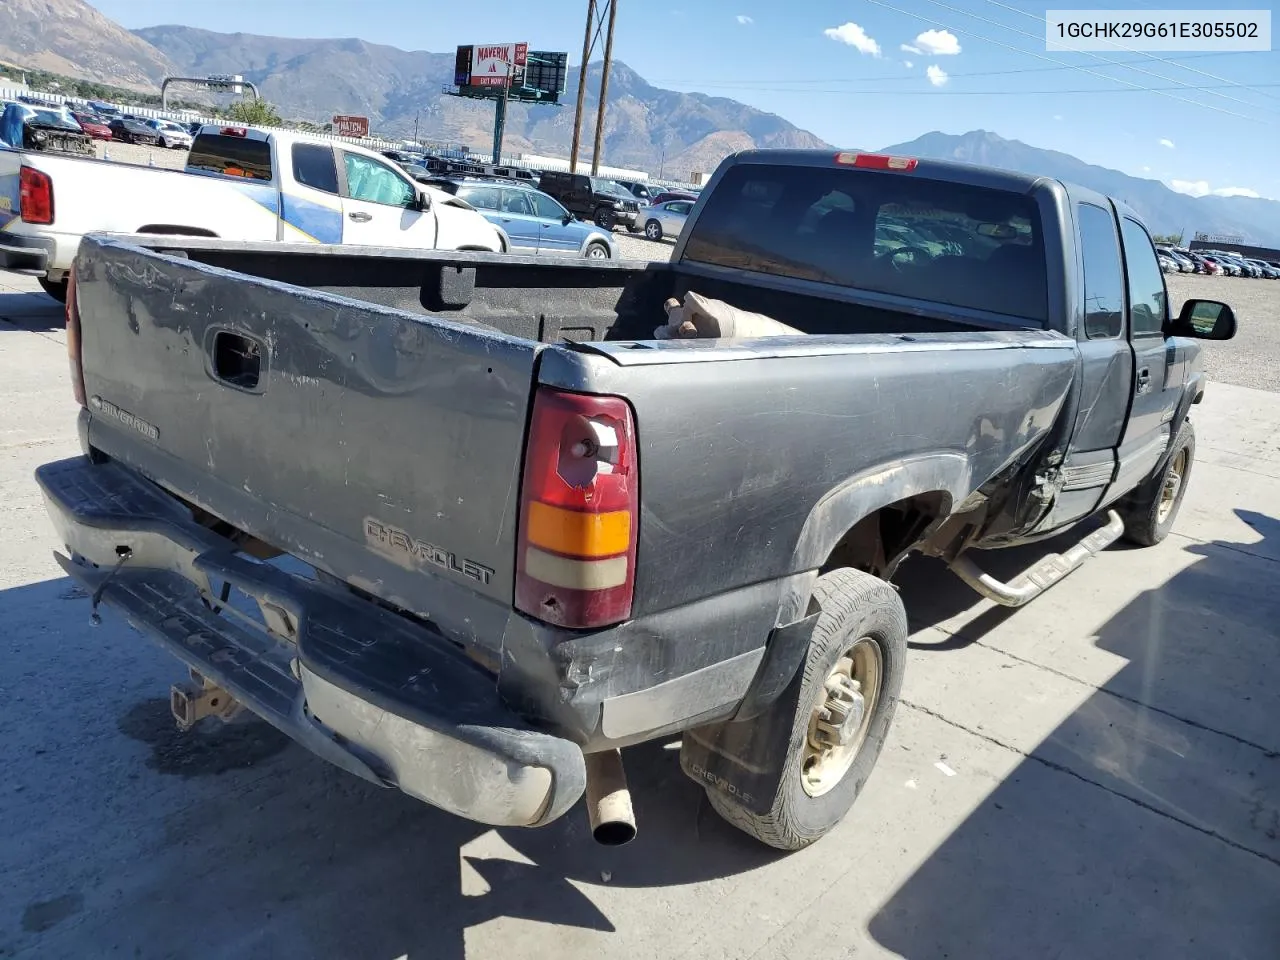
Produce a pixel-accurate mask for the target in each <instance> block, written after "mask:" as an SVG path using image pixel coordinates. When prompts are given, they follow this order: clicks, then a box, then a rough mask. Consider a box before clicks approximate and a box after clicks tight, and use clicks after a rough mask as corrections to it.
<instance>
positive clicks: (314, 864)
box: [0, 579, 777, 960]
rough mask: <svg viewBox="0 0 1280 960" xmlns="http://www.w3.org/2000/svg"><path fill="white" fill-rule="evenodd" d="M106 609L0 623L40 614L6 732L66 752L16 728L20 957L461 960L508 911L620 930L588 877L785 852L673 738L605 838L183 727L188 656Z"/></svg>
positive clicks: (714, 872) (698, 867) (12, 847)
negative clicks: (471, 818)
mask: <svg viewBox="0 0 1280 960" xmlns="http://www.w3.org/2000/svg"><path fill="white" fill-rule="evenodd" d="M88 613H89V606H88V600H87V598H86V597H85V595H84V592H83V591H81V590H80V589H79V588H77V587H76V586H75V585H74V584H73V583H72V582H71V581H70V580H67V579H61V580H53V581H46V582H44V583H38V584H33V585H30V586H26V587H18V588H14V589H11V590H7V591H3V592H0V622H4V623H6V624H13V623H20V624H21V629H22V630H23V631H24V635H23V637H21V638H19V639H17V640H16V641H15V642H14V644H13V645H12V646H13V649H12V650H11V652H10V656H11V657H12V658H13V659H12V661H11V662H12V663H13V664H21V665H22V668H23V669H22V670H21V676H20V679H21V682H22V684H23V686H22V692H21V695H20V696H19V697H17V698H16V699H10V700H9V702H7V703H0V732H3V731H5V730H9V731H11V732H12V731H14V730H16V729H18V728H26V730H27V731H28V733H27V734H26V735H25V736H26V737H28V738H29V739H30V742H31V743H35V744H38V745H39V746H38V748H37V752H38V753H39V754H41V755H42V756H41V757H39V758H37V759H39V760H42V761H43V760H45V759H46V757H45V756H43V755H48V759H49V760H53V755H54V754H56V753H60V752H61V751H62V750H63V749H64V748H65V750H66V753H65V754H64V755H63V759H62V760H61V761H60V762H59V763H58V764H57V765H56V766H54V765H53V764H50V766H49V769H42V768H40V767H39V766H33V765H32V764H31V762H30V760H29V754H30V750H29V749H28V747H27V745H25V744H13V743H12V742H11V746H13V748H14V751H15V753H14V755H15V756H23V757H24V758H25V759H24V762H23V763H22V764H21V765H19V766H16V767H15V768H14V769H13V770H12V771H11V774H10V779H11V782H20V783H21V784H22V786H21V788H20V789H21V790H23V791H24V792H22V793H21V794H18V795H17V796H14V795H13V794H8V795H7V796H6V794H5V792H4V791H0V819H2V820H4V821H5V822H10V823H13V822H18V823H28V824H30V826H29V827H28V828H27V829H24V830H22V831H19V834H18V835H17V836H16V837H15V836H11V837H10V838H9V839H8V840H7V841H5V842H3V843H0V863H7V864H9V865H10V866H9V867H8V868H7V869H8V873H9V883H8V888H9V889H8V891H7V893H6V894H5V895H0V901H7V903H8V907H7V908H6V909H5V910H2V911H0V912H8V910H9V909H10V908H12V909H14V910H16V912H17V913H18V914H21V915H22V916H24V917H26V918H27V920H26V921H24V925H23V927H22V929H23V930H24V931H25V934H24V935H23V937H22V939H21V940H20V941H19V942H17V943H10V944H5V943H4V940H5V937H6V934H5V932H4V930H3V928H0V955H8V952H9V951H11V950H14V949H18V952H21V951H22V950H23V949H30V950H34V951H35V955H41V956H55V955H56V956H63V955H72V954H74V953H76V952H77V951H78V952H79V955H85V954H84V953H83V951H84V949H85V945H86V944H88V945H93V946H92V950H91V951H90V952H91V953H94V954H106V953H109V952H111V951H113V950H119V951H121V952H122V954H123V955H135V956H140V957H152V956H171V955H174V953H175V952H181V950H180V949H179V947H180V945H181V944H187V945H189V946H190V948H191V950H192V951H193V952H192V955H199V956H209V955H217V956H234V957H237V958H241V957H259V956H261V957H289V956H362V957H385V958H391V957H402V956H405V955H407V956H408V957H409V958H411V960H416V958H431V960H458V958H462V957H464V956H465V955H466V942H465V937H466V935H467V931H468V930H470V929H472V928H475V927H477V926H479V925H481V924H484V923H485V922H487V921H490V920H493V919H496V918H502V917H514V918H524V919H529V920H535V921H539V922H541V923H545V924H555V925H559V926H561V927H566V928H570V929H572V928H577V929H580V930H585V931H604V932H612V931H613V930H614V929H615V927H614V923H613V922H612V921H611V919H610V917H609V916H608V915H607V914H606V912H604V910H602V909H601V907H599V906H597V905H596V904H595V903H593V897H592V896H589V895H588V894H589V892H590V891H589V890H584V889H580V887H581V888H589V887H597V888H599V887H606V886H607V887H608V888H627V887H633V888H634V887H649V886H656V885H680V884H686V883H693V882H697V881H703V880H708V879H714V878H718V877H725V876H730V875H733V874H737V873H740V872H743V871H747V870H751V869H754V868H756V867H759V866H761V865H763V864H766V863H768V862H770V861H771V860H773V859H775V857H776V856H777V854H776V853H773V852H771V851H769V850H767V849H765V848H763V847H761V846H759V845H758V844H756V843H755V842H754V841H752V840H750V839H749V838H747V837H746V836H745V835H743V834H741V833H739V832H738V831H736V830H734V829H733V828H732V827H730V826H728V825H727V824H725V823H723V822H722V821H721V820H720V819H719V818H718V817H717V816H716V815H715V814H714V813H713V812H712V811H711V810H710V807H709V806H708V804H707V803H706V800H705V797H704V794H703V792H702V790H701V789H700V788H699V787H697V786H696V785H695V784H694V783H692V782H691V781H689V780H688V779H687V778H686V777H685V776H684V775H683V774H682V773H681V771H680V769H679V764H678V753H677V751H676V750H674V749H666V744H664V743H653V744H646V745H642V746H638V747H635V748H632V749H630V750H628V751H627V753H626V760H627V770H628V774H629V777H630V781H631V785H632V788H633V791H634V800H635V805H636V815H637V818H638V821H639V828H640V838H639V840H638V841H637V842H636V843H634V844H631V845H630V846H627V847H623V848H605V847H601V846H599V845H597V844H596V843H595V842H594V841H593V840H592V839H591V836H590V831H589V828H588V825H587V822H586V815H585V813H584V811H583V809H582V805H581V804H579V805H578V806H577V807H575V808H574V809H573V810H571V811H570V812H569V813H568V814H566V815H565V816H564V817H562V818H561V819H560V820H558V821H556V822H555V823H553V824H551V825H549V826H547V827H545V828H542V829H539V830H519V829H502V830H493V829H491V828H489V827H486V826H482V825H478V824H474V823H470V822H467V821H464V820H460V819H458V818H456V817H453V816H451V815H449V814H446V813H443V812H441V811H439V810H436V809H434V808H432V807H429V806H427V805H425V804H423V803H420V802H418V801H415V800H412V799H410V798H408V797H406V796H404V795H402V794H400V793H398V792H396V791H394V790H383V789H379V788H378V787H375V786H373V785H370V784H367V783H365V782H364V781H361V780H358V779H356V778H354V777H351V776H349V775H347V774H345V773H342V772H341V771H338V770H336V769H334V768H331V767H330V766H328V765H327V764H325V763H323V762H322V761H320V760H318V759H316V758H314V757H312V756H311V755H310V754H309V753H307V752H306V751H305V750H303V749H302V748H301V747H298V746H297V745H295V744H293V743H292V742H291V741H289V740H287V739H286V738H284V737H283V736H282V735H280V734H278V733H276V731H275V730H274V729H273V728H271V727H269V726H267V725H266V724H264V723H263V722H262V721H259V720H257V719H256V718H252V719H250V720H249V721H247V722H246V723H233V724H229V725H222V724H219V723H218V722H217V721H205V723H204V724H202V725H201V726H200V727H198V728H197V729H196V730H195V731H193V733H192V734H188V735H178V734H177V733H176V731H175V730H174V725H173V720H172V718H171V717H170V716H169V712H168V709H167V702H166V701H164V700H161V699H157V695H163V694H164V693H165V686H163V685H162V684H164V683H167V682H169V681H171V680H175V679H179V678H180V675H181V672H180V670H179V669H176V668H175V664H174V663H172V662H170V661H169V659H168V657H167V655H166V654H163V653H162V652H159V651H155V654H156V655H155V656H151V655H150V654H151V652H152V650H153V649H154V648H152V647H151V645H150V642H149V641H148V640H146V639H145V638H143V637H141V636H139V635H138V634H136V633H134V632H133V631H131V630H129V629H128V628H127V627H126V626H124V624H123V623H122V622H121V620H120V618H119V617H118V616H117V615H114V614H109V615H108V616H107V617H106V618H105V619H104V624H103V626H102V627H99V628H96V629H95V628H91V627H90V626H89V624H88ZM52 641H56V643H54V642H52ZM44 651H48V652H47V653H45V652H44ZM95 656H96V657H98V658H99V659H97V660H95ZM42 658H43V660H42ZM133 663H136V664H138V666H137V667H136V668H133V667H131V664H133ZM87 664H92V666H93V669H92V670H90V669H88V668H87V666H86V665H87ZM161 677H167V678H168V679H167V680H161V679H160V678H161ZM122 681H125V682H123V684H122ZM130 684H132V686H133V692H131V693H128V694H127V695H124V694H122V690H121V687H122V685H123V686H126V687H128V686H129V685H130ZM3 686H4V683H3V678H0V687H3ZM139 690H144V691H145V695H143V697H142V698H141V699H139V694H138V691H139ZM57 714H60V715H61V719H59V718H58V717H57V716H55V715H57ZM68 714H70V715H68ZM104 715H105V717H107V718H110V717H112V716H114V717H115V724H114V727H111V726H110V725H109V724H107V725H102V724H100V723H99V722H98V721H99V720H100V719H102V718H104ZM77 718H79V719H77ZM99 727H101V730H100V731H99ZM121 735H123V736H121ZM86 737H88V738H90V739H96V740H97V742H98V744H99V745H98V746H96V747H95V748H94V749H86V747H85V745H84V743H83V741H84V739H85V738H86ZM126 738H127V739H126ZM66 741H71V742H70V744H67V743H66ZM60 743H62V744H63V746H62V747H60V746H59V744H60ZM139 750H142V751H145V752H143V753H141V754H140V753H139ZM33 794H38V796H33ZM104 805H105V806H106V807H119V808H123V813H122V814H121V815H120V818H118V819H117V818H114V817H113V816H112V815H110V814H109V813H108V812H104V809H103V808H104ZM37 824H39V825H37ZM6 832H7V831H6ZM121 833H123V834H124V837H123V838H122V837H120V836H119V834H121ZM105 835H113V836H114V839H111V838H110V837H108V836H105ZM86 843H87V844H88V847H87V848H85V847H84V846H83V845H84V844H86ZM77 845H80V846H81V849H80V851H79V852H76V850H75V849H74V848H75V847H77ZM6 848H7V849H6ZM46 860H47V861H51V863H46V862H45V861H46ZM15 864H16V865H18V866H19V867H23V866H31V865H33V864H42V866H41V867H40V868H36V867H34V866H32V868H31V869H30V870H29V871H27V872H25V873H21V875H19V874H18V873H15V871H14V869H13V866H14V865H15ZM594 899H597V900H598V899H600V898H599V897H594ZM604 900H605V902H606V903H607V902H608V897H607V896H606V897H605V898H604ZM557 935H561V936H563V935H565V931H563V930H561V931H560V932H559V933H558V934H557ZM472 955H473V956H474V955H475V954H474V952H473V953H472Z"/></svg>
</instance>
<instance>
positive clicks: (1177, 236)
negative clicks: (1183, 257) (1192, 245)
mask: <svg viewBox="0 0 1280 960" xmlns="http://www.w3.org/2000/svg"><path fill="white" fill-rule="evenodd" d="M1151 239H1152V240H1153V241H1155V242H1156V243H1167V244H1168V245H1169V246H1171V247H1180V246H1182V234H1181V233H1157V234H1156V235H1155V236H1153V237H1152V238H1151Z"/></svg>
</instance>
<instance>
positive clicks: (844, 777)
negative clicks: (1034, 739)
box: [707, 569, 907, 850]
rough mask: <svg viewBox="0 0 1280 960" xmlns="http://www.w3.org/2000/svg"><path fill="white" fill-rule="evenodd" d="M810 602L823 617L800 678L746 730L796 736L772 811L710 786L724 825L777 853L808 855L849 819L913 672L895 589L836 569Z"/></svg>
mask: <svg viewBox="0 0 1280 960" xmlns="http://www.w3.org/2000/svg"><path fill="white" fill-rule="evenodd" d="M813 602H814V603H815V604H816V605H817V607H818V612H819V614H820V616H819V618H818V622H817V624H816V625H815V627H814V630H813V636H812V637H811V639H810V641H809V649H808V652H807V654H806V656H805V662H804V667H803V669H802V670H801V671H800V672H799V673H797V676H796V677H795V679H793V680H792V687H791V688H789V689H788V691H787V692H786V693H784V694H783V695H782V696H781V697H779V698H778V700H777V701H776V702H775V703H774V705H773V706H772V707H770V708H769V709H768V710H766V711H765V712H764V713H763V714H761V715H760V716H758V717H756V718H754V719H752V720H748V721H744V722H746V723H752V724H757V723H758V724H766V725H768V724H785V725H788V726H789V727H790V729H791V736H790V739H789V741H788V743H787V747H786V756H785V758H784V760H783V766H782V775H781V777H780V778H779V779H778V782H777V787H776V789H775V790H774V793H773V796H772V797H771V798H768V799H769V800H770V802H769V809H768V811H767V812H766V813H757V812H754V811H753V810H750V809H747V807H746V806H744V805H743V804H742V803H740V802H739V801H738V800H737V799H736V798H735V797H734V796H733V795H732V794H730V793H726V792H723V791H721V790H720V789H718V788H716V787H714V786H708V787H707V797H708V799H709V800H710V802H711V806H712V807H713V808H714V809H715V811H716V812H717V813H718V814H720V816H722V817H724V818H725V819H726V820H728V821H729V822H730V823H731V824H733V825H734V826H735V827H737V828H738V829H739V830H743V831H745V832H746V833H749V834H751V835H752V836H753V837H755V838H756V839H757V840H760V841H761V842H763V843H766V844H768V845H769V846H771V847H776V848H778V849H780V850H799V849H800V848H801V847H806V846H808V845H809V844H811V843H813V842H814V841H815V840H817V839H819V838H820V837H822V836H824V835H825V834H826V833H828V832H829V831H830V830H831V829H832V828H833V827H835V826H836V824H838V823H839V822H840V821H841V819H843V818H844V816H845V814H846V813H848V812H849V808H850V807H852V806H853V802H854V801H855V800H856V799H857V798H858V794H859V792H861V790H862V786H863V784H865V783H866V782H867V778H868V777H869V776H870V774H871V770H872V768H873V767H874V766H875V763H876V759H877V758H878V757H879V756H880V750H881V748H882V747H883V746H884V741H885V737H886V736H887V734H888V732H889V724H890V721H892V719H893V713H894V710H895V708H896V707H897V704H898V691H899V690H900V689H901V687H902V677H903V672H904V670H905V668H906V659H907V616H906V612H905V611H904V610H903V607H902V601H901V600H900V599H899V598H898V594H897V593H896V592H895V591H894V589H893V588H892V587H891V586H889V584H887V583H885V582H884V581H883V580H880V579H879V578H877V577H873V576H872V575H871V574H869V573H863V572H862V571H860V570H850V569H840V570H833V571H831V572H830V573H828V574H826V575H825V576H823V577H821V578H820V579H819V580H818V582H817V584H816V585H815V586H814V591H813ZM795 685H799V690H798V696H795V695H794V692H795V691H794V687H795ZM784 713H787V714H789V715H786V716H784V715H783V714H784ZM757 809H758V808H757Z"/></svg>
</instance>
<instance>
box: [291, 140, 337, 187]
mask: <svg viewBox="0 0 1280 960" xmlns="http://www.w3.org/2000/svg"><path fill="white" fill-rule="evenodd" d="M293 179H295V180H297V181H298V182H299V183H300V184H302V185H303V186H306V187H312V188H313V189H316V190H323V191H324V192H325V193H337V192H338V168H337V166H336V165H335V164H334V162H333V148H332V147H324V146H321V145H320V144H318V143H295V144H294V145H293Z"/></svg>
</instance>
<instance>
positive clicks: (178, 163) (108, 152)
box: [95, 140, 187, 170]
mask: <svg viewBox="0 0 1280 960" xmlns="http://www.w3.org/2000/svg"><path fill="white" fill-rule="evenodd" d="M95 146H97V148H98V159H99V160H114V161H116V162H117V163H135V164H138V165H139V166H143V167H145V166H153V167H163V168H165V169H166V170H181V169H182V168H183V167H185V166H186V165H187V151H185V150H165V149H164V148H163V147H139V146H135V145H134V144H132V143H116V142H115V141H114V140H99V141H97V142H96V144H95Z"/></svg>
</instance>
